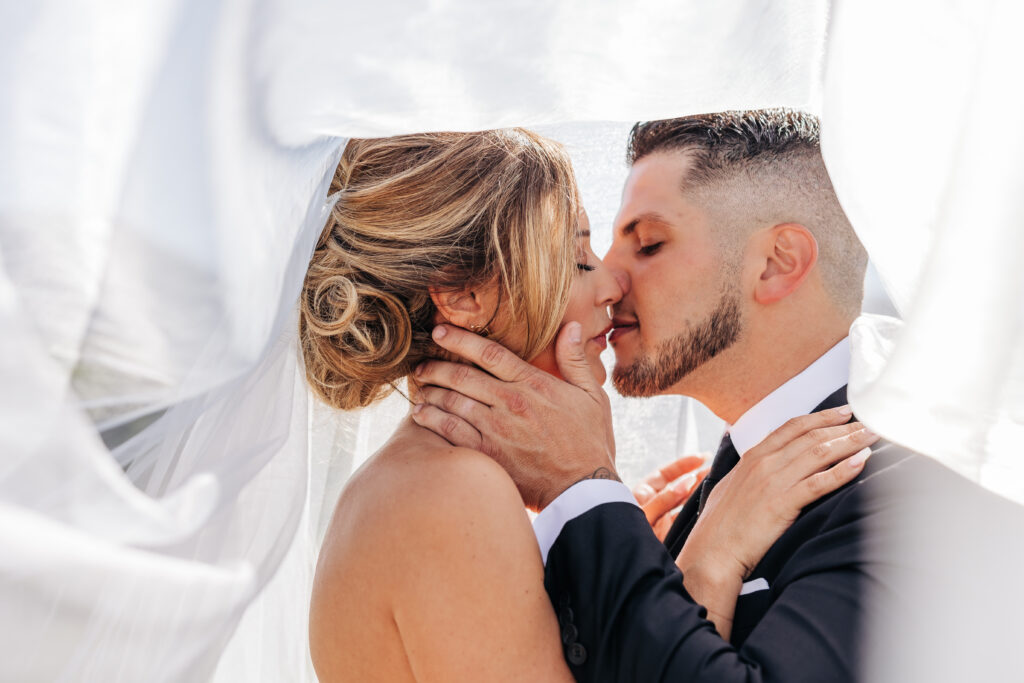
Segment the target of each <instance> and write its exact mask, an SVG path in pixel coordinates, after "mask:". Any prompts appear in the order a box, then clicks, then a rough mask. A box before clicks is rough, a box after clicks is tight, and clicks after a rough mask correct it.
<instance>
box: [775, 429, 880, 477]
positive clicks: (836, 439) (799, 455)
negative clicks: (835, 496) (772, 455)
mask: <svg viewBox="0 0 1024 683" xmlns="http://www.w3.org/2000/svg"><path fill="white" fill-rule="evenodd" d="M805 439H806V440H805ZM878 439H879V437H878V435H877V434H875V433H874V432H872V431H871V430H869V429H868V428H866V427H864V425H862V424H860V423H859V422H851V423H850V424H848V425H840V426H839V427H827V428H824V429H819V430H815V431H813V432H811V433H809V434H808V435H807V437H801V439H798V440H797V441H796V442H794V444H793V446H791V447H789V450H790V451H792V452H790V453H787V454H786V455H785V456H784V457H783V458H782V459H781V460H782V461H783V462H784V464H783V467H786V468H791V471H793V472H794V473H795V474H794V476H795V477H796V480H800V479H803V478H804V477H806V476H808V475H810V474H812V473H814V472H820V471H822V470H824V469H827V468H829V467H831V466H832V465H834V464H836V463H837V462H839V461H840V460H842V459H844V458H847V457H849V456H851V455H853V454H854V453H856V452H857V451H859V450H860V449H862V448H864V447H865V446H870V445H872V444H873V443H875V442H876V441H878Z"/></svg>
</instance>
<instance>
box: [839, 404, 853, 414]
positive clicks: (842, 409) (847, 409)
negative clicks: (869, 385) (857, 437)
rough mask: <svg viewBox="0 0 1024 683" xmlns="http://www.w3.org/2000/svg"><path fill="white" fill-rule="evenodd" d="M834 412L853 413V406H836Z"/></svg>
mask: <svg viewBox="0 0 1024 683" xmlns="http://www.w3.org/2000/svg"><path fill="white" fill-rule="evenodd" d="M836 412H837V413H839V414H840V415H853V408H851V407H850V406H849V405H845V406H839V407H838V408H836Z"/></svg>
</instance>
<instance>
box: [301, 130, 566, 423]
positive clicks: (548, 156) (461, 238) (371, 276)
mask: <svg viewBox="0 0 1024 683" xmlns="http://www.w3.org/2000/svg"><path fill="white" fill-rule="evenodd" d="M331 192H332V193H334V192H337V193H340V197H339V199H338V201H337V203H336V204H335V206H334V209H333V210H332V211H331V215H330V218H329V219H328V221H327V225H326V227H325V228H324V231H323V233H322V234H321V236H320V240H319V242H318V243H317V246H316V251H315V252H314V253H313V258H312V260H311V261H310V264H309V271H308V272H307V273H306V280H305V283H304V285H303V292H302V301H301V311H300V316H299V336H300V339H301V344H302V351H303V357H304V361H305V365H306V376H307V378H308V380H309V383H310V385H311V386H312V387H313V390H314V391H315V392H316V393H317V394H318V395H319V396H320V398H322V399H323V400H324V401H325V402H327V403H328V404H329V405H332V406H334V407H336V408H342V409H346V410H347V409H352V408H359V407H363V406H367V405H369V404H371V403H373V402H374V401H375V400H377V399H379V398H382V397H383V396H385V395H386V394H387V393H389V392H390V391H391V389H392V387H393V383H394V382H395V381H396V380H398V379H400V378H402V377H405V376H407V375H408V374H409V373H410V372H411V371H412V369H413V368H414V367H415V366H416V365H417V364H418V363H419V362H420V361H422V360H425V359H427V358H430V357H437V356H439V355H440V350H439V349H438V347H437V346H436V345H434V343H433V340H432V339H431V337H430V331H431V329H432V327H433V322H434V316H435V313H436V308H435V306H434V303H433V301H432V300H431V298H430V293H429V291H428V288H429V287H435V288H438V289H441V290H444V289H446V288H451V289H453V290H456V289H460V288H464V287H473V286H489V285H495V284H496V285H497V287H498V292H499V300H500V301H501V316H500V317H495V319H494V320H495V321H496V322H495V323H494V325H497V327H495V326H494V325H492V327H491V330H490V335H489V336H490V337H491V338H494V339H498V340H500V339H501V338H502V337H503V335H505V334H506V333H507V332H508V331H509V330H510V329H512V328H513V327H514V328H516V329H517V330H521V331H522V332H525V341H524V342H523V343H522V345H521V348H520V349H519V353H520V355H521V356H522V357H523V358H526V359H528V360H529V359H531V358H533V357H534V356H536V355H537V354H538V353H539V352H540V351H541V350H542V349H543V348H544V347H545V346H547V345H548V344H549V343H550V342H551V340H552V339H553V338H554V336H555V333H556V332H557V330H558V326H559V324H560V322H561V319H562V316H563V315H564V312H565V309H566V307H567V305H568V300H569V290H570V286H571V283H572V277H573V273H574V272H575V243H576V232H577V225H578V221H579V200H578V195H577V189H576V180H575V177H574V175H573V171H572V166H571V164H570V162H569V158H568V156H567V155H566V153H565V151H564V150H563V149H562V147H561V145H559V144H558V143H556V142H553V141H551V140H547V139H545V138H543V137H541V136H539V135H537V134H535V133H532V132H530V131H527V130H523V129H519V128H516V129H508V130H495V131H484V132H477V133H423V134H416V135H402V136H398V137H392V138H381V139H367V140H361V139H353V140H351V141H349V143H348V145H347V147H346V148H345V151H344V153H343V155H342V158H341V163H340V164H339V165H338V169H337V172H336V173H335V176H334V180H333V182H332V183H331Z"/></svg>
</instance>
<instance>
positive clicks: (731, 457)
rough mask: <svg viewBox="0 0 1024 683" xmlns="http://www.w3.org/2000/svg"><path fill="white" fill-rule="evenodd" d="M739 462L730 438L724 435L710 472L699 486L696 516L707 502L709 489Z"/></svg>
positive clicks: (738, 455) (709, 493)
mask: <svg viewBox="0 0 1024 683" xmlns="http://www.w3.org/2000/svg"><path fill="white" fill-rule="evenodd" d="M739 461H740V454H739V453H737V452H736V447H735V446H733V445H732V438H731V437H730V436H729V435H728V434H726V435H725V437H724V438H723V439H722V443H721V444H719V446H718V453H716V454H715V459H714V461H712V463H711V470H710V471H709V472H708V476H706V477H705V478H704V482H703V483H702V484H701V487H700V503H699V504H698V505H697V514H698V515H699V514H700V513H701V512H703V510H704V506H705V505H706V504H707V502H708V496H710V495H711V489H713V488H715V484H717V483H718V482H720V481H721V480H722V478H723V477H725V475H727V474H729V472H731V471H732V468H733V467H736V463H738V462H739Z"/></svg>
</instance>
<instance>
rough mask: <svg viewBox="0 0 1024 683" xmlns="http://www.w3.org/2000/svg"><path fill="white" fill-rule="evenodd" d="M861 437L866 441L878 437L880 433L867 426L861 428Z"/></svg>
mask: <svg viewBox="0 0 1024 683" xmlns="http://www.w3.org/2000/svg"><path fill="white" fill-rule="evenodd" d="M860 438H862V439H864V440H865V441H870V440H871V439H877V438H878V434H875V433H874V432H873V431H871V430H870V429H868V428H867V427H865V428H864V429H862V430H860Z"/></svg>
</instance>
